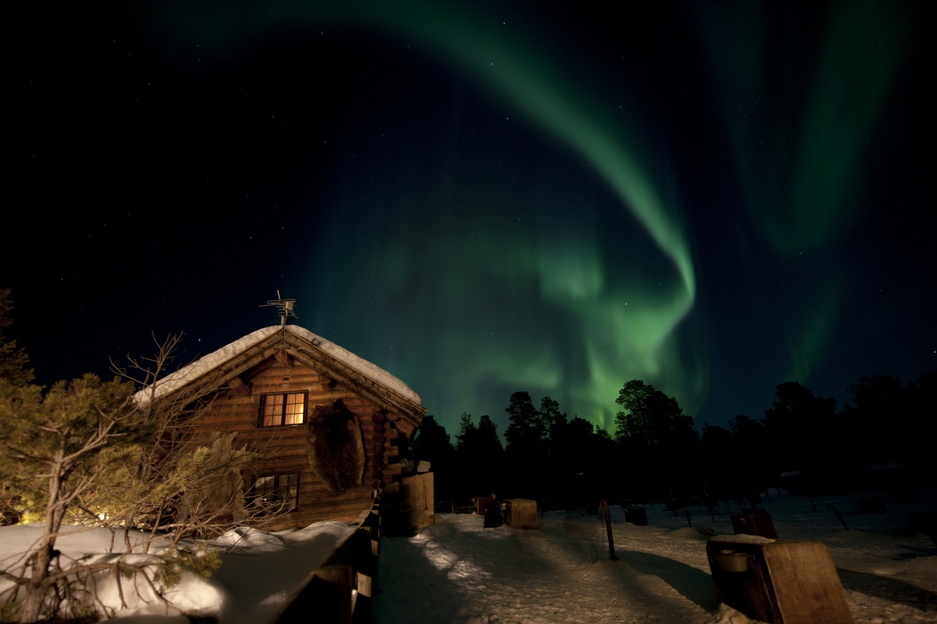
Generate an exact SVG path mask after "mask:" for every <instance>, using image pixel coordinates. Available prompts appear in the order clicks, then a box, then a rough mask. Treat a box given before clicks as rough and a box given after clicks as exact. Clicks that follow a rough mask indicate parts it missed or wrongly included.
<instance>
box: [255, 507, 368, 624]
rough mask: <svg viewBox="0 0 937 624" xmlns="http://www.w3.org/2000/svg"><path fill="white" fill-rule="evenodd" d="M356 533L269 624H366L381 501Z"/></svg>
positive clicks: (358, 523)
mask: <svg viewBox="0 0 937 624" xmlns="http://www.w3.org/2000/svg"><path fill="white" fill-rule="evenodd" d="M353 524H354V525H355V526H356V529H355V531H354V532H353V533H351V534H350V535H349V536H348V537H347V538H346V539H345V540H344V541H343V542H341V543H340V544H339V545H338V546H336V548H335V549H334V550H333V551H332V554H331V555H330V556H329V557H328V559H327V560H326V562H325V563H324V564H323V565H321V566H319V567H318V568H316V569H315V570H313V571H312V572H310V573H309V575H308V576H307V577H306V578H305V579H304V580H303V582H302V584H301V585H300V587H299V589H298V590H297V591H296V592H295V593H294V594H293V596H292V597H291V598H290V600H289V602H288V603H287V604H286V606H284V607H283V609H282V610H281V611H280V612H279V613H278V614H277V616H276V617H274V618H273V619H272V620H271V621H270V624H312V623H323V624H325V623H327V624H367V623H369V622H370V621H371V601H372V597H373V595H374V592H375V591H376V590H377V570H378V554H379V553H380V537H381V514H380V497H379V496H378V497H375V499H374V504H373V505H372V506H371V509H370V510H369V511H365V512H363V513H362V514H361V515H359V516H358V518H357V519H356V520H355V522H354V523H353Z"/></svg>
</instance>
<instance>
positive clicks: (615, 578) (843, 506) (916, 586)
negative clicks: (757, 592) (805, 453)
mask: <svg viewBox="0 0 937 624" xmlns="http://www.w3.org/2000/svg"><path fill="white" fill-rule="evenodd" d="M860 496H868V495H860ZM935 503H937V501H935V498H934V494H933V493H931V494H930V495H929V496H928V497H927V498H926V499H919V500H918V501H914V502H910V503H901V504H896V503H891V502H888V501H887V499H886V508H887V510H888V511H887V512H886V513H879V514H864V513H860V512H859V506H858V498H857V497H856V496H844V497H837V498H835V499H834V498H818V499H815V500H813V501H812V502H811V500H810V499H808V498H805V497H801V496H795V495H793V494H784V495H781V496H779V495H778V494H777V493H776V492H775V493H774V496H772V497H771V499H770V501H768V500H765V501H764V504H763V507H764V508H765V509H767V510H768V511H769V513H770V514H771V517H772V520H773V522H774V525H775V528H776V529H777V532H778V537H779V538H780V539H786V540H806V541H819V542H822V543H823V544H825V545H826V546H827V548H828V549H829V551H830V554H831V556H832V558H833V561H834V563H835V565H836V566H837V569H838V572H839V575H840V580H841V581H842V584H843V587H844V590H845V594H846V599H847V601H848V603H849V607H850V610H851V611H852V615H853V617H854V618H855V620H856V622H857V624H862V623H869V624H871V623H875V624H878V623H884V622H937V547H935V545H934V543H933V542H932V541H931V540H930V539H929V538H928V537H926V536H916V535H911V534H910V532H909V530H908V529H909V526H908V524H907V519H906V517H905V513H906V512H907V511H913V510H921V509H929V510H934V509H935ZM831 506H832V507H833V508H835V509H836V511H838V512H839V513H840V515H841V516H842V517H843V519H844V520H845V521H846V523H847V525H848V526H849V527H850V528H849V529H846V528H844V526H843V524H842V522H841V521H840V520H839V519H838V518H837V517H836V515H835V514H834V513H833V511H831V510H830V509H829V507H831ZM610 511H611V519H612V527H613V543H614V547H615V553H616V556H617V557H618V560H615V561H613V560H612V559H611V558H610V553H609V549H608V541H607V530H606V528H605V524H604V522H603V521H602V519H601V518H600V517H599V516H596V515H591V516H590V515H585V514H582V513H580V514H576V513H572V514H571V513H566V512H562V513H560V512H550V513H546V514H543V516H542V518H541V520H540V526H539V529H538V530H536V531H517V530H512V529H510V528H508V527H500V528H497V529H485V528H482V519H481V518H480V517H478V516H475V515H452V514H444V515H438V516H437V518H436V520H437V522H436V524H435V525H433V526H430V527H427V528H426V529H424V530H423V531H421V532H420V534H419V535H417V536H415V537H411V538H408V539H387V540H384V542H383V545H382V555H381V557H382V560H381V563H382V565H381V577H380V588H381V591H380V592H379V593H378V596H377V600H376V604H375V613H374V621H375V622H376V623H377V624H404V623H407V622H465V623H469V622H471V623H487V622H503V623H508V622H525V623H526V622H583V623H587V622H588V623H596V624H603V623H611V622H661V623H670V622H680V623H681V624H691V623H700V624H703V623H710V624H711V623H713V622H722V623H724V624H728V623H730V622H731V623H733V624H735V623H746V622H749V621H750V620H748V619H747V618H746V617H744V616H743V615H742V614H740V613H738V612H736V611H734V610H732V609H729V608H728V607H726V606H725V605H720V604H719V603H718V600H717V597H716V592H715V587H714V584H713V580H712V576H711V574H710V569H709V564H708V562H707V558H706V542H707V540H708V539H709V536H708V535H704V534H703V533H702V532H701V531H700V530H699V529H713V530H714V534H715V535H732V534H734V531H733V529H732V523H731V515H732V514H733V513H736V512H738V511H739V509H738V507H737V506H736V507H734V508H723V509H718V510H716V513H715V515H711V514H710V512H709V510H708V509H705V508H700V509H691V510H690V521H689V522H688V520H687V517H686V514H685V512H684V511H681V512H679V515H677V516H674V514H673V513H672V512H668V511H667V510H666V509H664V508H663V507H660V506H655V507H649V508H648V522H649V524H648V525H647V526H634V525H632V524H627V523H625V522H624V512H623V511H622V509H621V508H620V507H615V506H612V507H611V508H610ZM690 523H692V524H693V526H692V527H691V526H690Z"/></svg>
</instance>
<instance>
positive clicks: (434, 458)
mask: <svg viewBox="0 0 937 624" xmlns="http://www.w3.org/2000/svg"><path fill="white" fill-rule="evenodd" d="M410 449H411V452H412V453H413V458H414V459H415V460H417V461H427V462H429V463H430V468H431V470H432V471H433V491H434V493H435V495H436V499H437V500H449V499H450V498H451V497H452V496H453V487H454V483H453V478H454V468H455V466H454V463H455V447H454V446H453V445H452V442H451V441H450V439H449V434H448V433H447V432H446V428H445V427H443V426H442V425H440V424H439V423H438V422H436V418H435V417H434V416H432V415H431V414H427V415H426V416H424V417H423V422H421V423H420V427H419V429H417V431H416V433H415V434H414V436H413V441H412V442H411V443H410Z"/></svg>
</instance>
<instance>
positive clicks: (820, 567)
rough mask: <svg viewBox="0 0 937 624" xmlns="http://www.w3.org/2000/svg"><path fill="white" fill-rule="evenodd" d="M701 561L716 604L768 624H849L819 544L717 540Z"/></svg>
mask: <svg viewBox="0 0 937 624" xmlns="http://www.w3.org/2000/svg"><path fill="white" fill-rule="evenodd" d="M706 555H707V557H708V559H709V567H710V570H711V571H712V576H713V581H714V582H715V584H716V593H717V594H718V596H719V600H720V601H722V602H723V603H725V604H727V605H729V606H730V607H732V608H733V609H735V610H737V611H740V612H741V613H743V614H745V615H746V616H748V617H749V618H751V619H754V620H758V621H761V622H769V623H771V624H816V623H817V622H823V623H824V624H854V622H855V620H854V619H853V617H852V613H851V612H850V611H849V605H848V603H847V602H846V594H845V592H844V591H843V586H842V583H841V582H840V580H839V575H838V574H837V573H836V566H834V565H833V559H832V558H831V557H830V553H829V551H828V550H827V549H826V546H824V545H823V544H821V543H819V542H796V541H791V542H788V541H783V540H772V539H768V538H765V537H761V536H758V535H717V536H716V537H713V538H711V539H710V540H709V542H708V543H707V545H706Z"/></svg>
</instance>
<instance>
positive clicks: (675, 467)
mask: <svg viewBox="0 0 937 624" xmlns="http://www.w3.org/2000/svg"><path fill="white" fill-rule="evenodd" d="M615 402H616V403H618V405H620V406H621V407H622V410H621V411H620V412H618V414H617V415H616V417H615V422H616V425H617V427H616V438H617V439H618V441H619V443H620V444H621V446H622V450H623V452H624V454H625V455H624V457H625V470H626V471H627V478H629V479H630V480H631V482H632V485H633V490H634V491H636V492H638V493H642V494H644V495H645V496H658V497H665V498H667V499H668V500H672V499H675V498H677V497H682V496H688V495H690V494H692V493H693V492H695V491H696V490H697V489H698V487H697V486H698V476H699V475H698V472H699V471H698V470H696V469H694V468H691V467H692V466H695V465H697V461H698V453H699V434H698V433H697V432H696V430H695V429H694V428H693V418H692V417H690V416H687V415H685V414H684V413H683V410H682V409H681V407H680V404H679V403H677V400H676V399H674V398H672V397H669V396H667V395H666V394H664V393H663V392H661V391H660V390H656V389H655V388H654V386H652V385H650V384H646V383H644V382H643V381H641V380H639V379H633V380H631V381H629V382H627V383H625V385H624V386H622V389H621V390H620V391H619V393H618V399H616V401H615Z"/></svg>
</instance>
